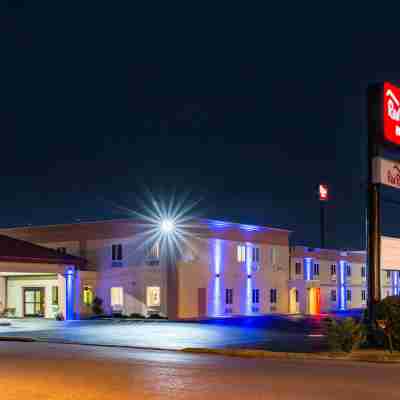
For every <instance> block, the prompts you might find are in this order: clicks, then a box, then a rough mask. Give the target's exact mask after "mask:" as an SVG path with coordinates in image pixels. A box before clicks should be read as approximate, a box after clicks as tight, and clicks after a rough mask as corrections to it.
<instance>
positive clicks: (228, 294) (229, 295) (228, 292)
mask: <svg viewBox="0 0 400 400" xmlns="http://www.w3.org/2000/svg"><path fill="white" fill-rule="evenodd" d="M225 303H226V304H233V289H225Z"/></svg>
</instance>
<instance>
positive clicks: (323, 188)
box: [318, 184, 329, 201]
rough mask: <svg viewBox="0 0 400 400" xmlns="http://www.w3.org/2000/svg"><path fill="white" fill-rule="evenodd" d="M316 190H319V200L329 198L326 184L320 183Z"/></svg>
mask: <svg viewBox="0 0 400 400" xmlns="http://www.w3.org/2000/svg"><path fill="white" fill-rule="evenodd" d="M318 192H319V200H320V201H328V200H329V191H328V185H322V184H320V185H319V186H318Z"/></svg>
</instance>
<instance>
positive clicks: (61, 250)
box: [56, 247, 67, 254]
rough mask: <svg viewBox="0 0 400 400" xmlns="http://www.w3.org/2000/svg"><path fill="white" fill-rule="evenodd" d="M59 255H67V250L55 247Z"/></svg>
mask: <svg viewBox="0 0 400 400" xmlns="http://www.w3.org/2000/svg"><path fill="white" fill-rule="evenodd" d="M56 250H57V251H58V252H59V253H60V254H67V248H66V247H57V249H56Z"/></svg>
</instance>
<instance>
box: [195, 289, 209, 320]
mask: <svg viewBox="0 0 400 400" xmlns="http://www.w3.org/2000/svg"><path fill="white" fill-rule="evenodd" d="M197 313H198V316H199V317H205V316H206V315H207V289H206V288H198V289H197Z"/></svg>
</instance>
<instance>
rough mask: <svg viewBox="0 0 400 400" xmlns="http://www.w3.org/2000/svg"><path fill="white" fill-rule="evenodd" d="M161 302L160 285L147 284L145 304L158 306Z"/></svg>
mask: <svg viewBox="0 0 400 400" xmlns="http://www.w3.org/2000/svg"><path fill="white" fill-rule="evenodd" d="M160 304H161V300H160V287H159V286H148V287H147V306H148V307H158V306H159V305H160Z"/></svg>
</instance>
